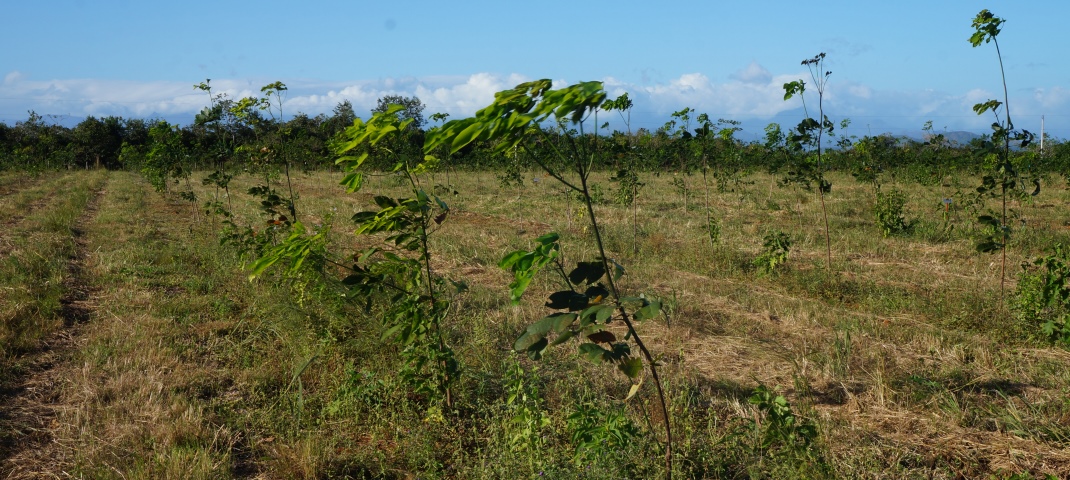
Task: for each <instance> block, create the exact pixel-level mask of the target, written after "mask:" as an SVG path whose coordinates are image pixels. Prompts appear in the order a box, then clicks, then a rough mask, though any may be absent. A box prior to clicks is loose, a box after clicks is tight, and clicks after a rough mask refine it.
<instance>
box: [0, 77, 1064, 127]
mask: <svg viewBox="0 0 1070 480" xmlns="http://www.w3.org/2000/svg"><path fill="white" fill-rule="evenodd" d="M531 79H532V77H529V76H527V75H524V74H519V73H510V74H496V73H486V72H481V73H474V74H471V75H468V76H428V77H397V78H393V77H386V78H377V79H367V80H358V81H352V82H322V81H315V80H302V79H292V80H287V79H281V80H282V81H283V82H284V83H286V84H287V86H288V87H289V90H288V91H287V92H286V95H285V97H284V107H283V108H284V113H285V115H286V116H287V117H289V116H291V115H294V114H297V113H304V114H307V115H311V116H315V115H318V114H327V115H330V113H331V111H332V109H333V108H334V107H335V106H337V105H338V104H339V103H341V102H343V101H345V100H348V101H350V102H351V103H352V104H353V107H354V110H355V111H356V112H357V115H358V116H367V115H368V112H369V111H370V110H371V108H372V107H374V106H375V105H376V101H377V100H378V99H379V98H381V97H383V96H385V95H404V96H413V95H415V96H417V97H419V98H420V100H421V101H423V103H424V104H425V105H426V106H427V109H426V111H425V113H427V114H429V113H434V112H443V113H448V114H449V115H450V118H461V117H464V116H467V115H471V114H473V113H474V112H475V111H476V110H478V109H480V108H482V107H484V106H486V105H487V104H489V103H490V102H491V101H492V100H493V98H494V93H495V92H498V91H501V90H504V89H507V88H511V87H513V86H515V85H516V84H518V83H521V82H524V81H528V80H531ZM798 79H803V80H805V81H807V84H808V85H809V84H810V83H811V81H810V76H809V73H808V72H807V71H805V70H798V71H795V72H786V73H773V72H770V71H769V70H768V69H766V68H765V67H763V66H762V65H761V64H759V63H757V62H751V63H750V64H748V65H746V66H743V67H742V68H740V69H738V70H737V71H735V72H734V73H732V74H730V75H728V76H727V78H725V79H724V80H721V81H716V80H713V79H711V78H710V77H708V76H707V75H705V74H703V73H687V74H682V75H680V76H679V77H677V78H672V79H668V80H664V81H660V82H651V81H646V80H647V79H644V82H643V83H641V84H636V83H629V82H625V81H621V80H618V79H616V78H614V77H610V76H607V77H604V78H601V79H600V80H601V81H603V82H604V84H605V88H606V91H607V92H608V93H609V95H610V96H611V97H615V96H618V95H621V94H623V93H625V92H627V93H628V94H629V96H630V97H631V98H632V100H633V102H634V104H635V107H634V109H633V111H632V115H631V118H632V122H631V127H632V129H633V130H635V129H638V128H646V129H649V130H654V129H657V128H658V127H660V126H661V125H663V124H664V123H665V122H666V121H668V120H669V118H670V114H671V113H672V112H675V111H678V110H680V109H683V108H686V107H691V108H694V109H695V110H696V112H697V113H708V114H709V115H710V116H711V117H713V118H725V119H733V120H740V121H742V122H743V124H744V127H745V128H746V129H747V130H748V131H750V132H751V134H752V135H755V134H756V132H760V131H761V128H762V127H764V125H766V124H767V123H769V122H774V121H775V122H778V123H781V124H782V125H784V126H785V127H790V126H793V125H794V124H795V123H796V122H797V120H798V119H801V118H802V116H801V115H802V113H801V107H802V105H801V103H800V102H799V101H798V100H797V99H792V100H789V101H784V99H783V96H784V91H783V84H784V83H786V82H789V81H792V80H798ZM201 80H203V79H191V81H189V82H175V81H147V82H146V81H130V80H102V79H35V78H33V76H32V74H26V73H23V72H19V71H11V72H8V73H7V74H6V75H5V76H4V77H3V82H2V87H3V88H2V93H0V122H4V123H7V124H8V125H14V124H15V123H16V122H18V121H22V120H25V119H26V118H27V116H28V113H27V112H28V111H29V110H34V111H36V113H38V114H40V115H46V116H50V117H49V118H53V119H58V120H57V121H60V122H61V123H63V124H66V125H70V124H74V123H77V122H78V121H80V120H82V119H84V118H85V117H87V116H95V117H103V116H111V115H113V116H121V117H125V118H161V119H166V120H169V121H172V122H188V121H190V119H192V116H193V115H194V114H195V113H197V112H198V111H200V110H201V109H202V108H204V107H205V106H207V105H208V101H209V100H208V97H207V95H206V94H205V93H204V92H200V91H197V90H195V89H194V88H193V84H194V83H197V82H200V81H201ZM275 80H279V79H259V80H252V79H234V78H231V79H212V82H211V84H212V87H213V90H214V91H215V93H225V94H226V95H227V96H228V97H229V98H232V99H239V98H242V97H247V96H256V95H258V94H259V91H260V87H261V86H262V85H265V84H268V83H271V82H273V81H275ZM578 80H586V79H566V80H554V84H555V85H556V86H563V85H567V84H569V83H572V82H574V81H578ZM1010 96H1011V98H1010V103H1011V114H1012V118H1013V119H1014V121H1015V124H1016V126H1018V127H1019V128H1025V129H1028V130H1031V131H1039V129H1040V117H1041V115H1045V116H1046V132H1047V133H1048V134H1049V135H1051V136H1053V137H1056V138H1064V139H1065V138H1067V137H1070V115H1068V114H1067V113H1066V112H1070V89H1067V88H1064V87H1061V86H1053V87H1047V88H1040V87H1034V88H1029V89H1019V90H1012V91H1011V92H1010ZM807 97H808V98H807V101H808V102H809V103H808V106H811V107H813V106H814V105H816V92H807ZM989 98H1002V92H989V91H985V90H981V89H973V90H969V91H963V92H943V91H936V90H932V89H925V90H887V89H878V88H873V87H870V86H867V85H864V84H861V83H858V82H854V81H851V80H849V79H839V78H837V77H836V75H835V74H833V75H832V77H831V81H830V82H829V86H828V90H827V91H826V96H825V110H826V114H827V115H828V116H829V118H830V119H832V120H833V121H835V122H839V120H841V119H843V118H850V119H851V120H852V127H851V128H852V130H851V132H850V133H852V134H856V135H860V136H861V135H866V134H879V133H884V132H891V133H894V134H915V133H917V132H920V131H921V126H922V124H923V123H924V122H925V121H928V120H932V121H933V125H934V127H936V128H937V129H938V130H939V129H942V128H946V129H947V130H948V131H956V130H965V131H972V132H975V133H987V132H988V131H989V125H991V123H992V120H993V119H992V117H991V116H977V115H974V114H973V111H972V108H971V107H972V106H973V105H974V104H975V103H978V102H981V101H984V100H987V99H989ZM811 115H816V113H815V112H811ZM600 121H603V120H602V119H600ZM604 121H609V122H610V123H611V128H617V129H621V130H623V129H624V124H623V122H622V121H620V118H619V117H616V116H614V115H609V116H607V118H605V120H604ZM745 140H748V139H747V138H745Z"/></svg>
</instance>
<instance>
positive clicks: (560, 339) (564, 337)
mask: <svg viewBox="0 0 1070 480" xmlns="http://www.w3.org/2000/svg"><path fill="white" fill-rule="evenodd" d="M575 336H576V332H574V331H572V330H565V331H564V332H561V334H559V335H558V336H557V338H555V339H554V341H553V342H552V343H550V345H561V344H562V343H565V342H567V341H568V340H569V339H571V338H572V337H575Z"/></svg>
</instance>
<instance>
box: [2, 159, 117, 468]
mask: <svg viewBox="0 0 1070 480" xmlns="http://www.w3.org/2000/svg"><path fill="white" fill-rule="evenodd" d="M67 180H68V181H62V182H59V183H58V184H57V189H58V191H57V192H55V193H56V196H55V198H56V201H55V202H50V203H48V205H47V207H42V208H40V209H37V210H36V211H34V212H32V213H28V214H27V216H26V217H25V218H24V219H23V220H22V221H21V222H19V223H17V224H16V225H14V226H13V228H11V230H9V232H8V233H10V234H12V235H13V238H15V240H14V242H13V244H14V245H13V248H12V250H11V252H10V254H9V255H7V256H4V257H2V258H0V291H3V292H4V295H3V296H0V315H2V316H0V397H2V402H0V403H2V405H3V408H2V409H0V472H7V473H8V475H7V476H6V477H5V478H12V477H17V476H18V475H16V474H15V470H13V469H11V468H10V464H9V462H8V460H10V457H12V456H15V455H17V454H18V452H20V451H25V450H27V449H33V448H34V447H35V445H37V444H39V443H43V442H44V441H46V440H47V435H44V432H43V428H42V427H44V426H46V425H48V421H49V419H51V418H53V416H52V412H51V410H50V408H49V405H48V402H49V401H50V399H51V391H50V390H51V388H50V387H51V385H52V384H53V382H54V381H55V379H52V378H48V370H49V369H51V367H52V365H53V362H55V361H56V358H57V356H58V355H59V354H61V353H62V352H59V350H63V346H64V345H65V343H66V340H67V339H68V338H69V337H64V336H62V335H60V332H61V330H63V329H64V328H65V327H71V326H73V325H74V324H75V323H79V322H82V321H85V320H87V319H88V307H87V306H86V305H85V304H84V302H85V301H86V300H87V298H88V295H87V293H88V289H87V286H86V283H87V279H86V277H85V272H84V265H83V264H84V261H85V255H86V252H85V245H84V241H83V238H82V237H83V234H84V231H83V228H84V223H85V222H87V221H88V217H89V216H90V215H91V214H92V210H93V203H94V201H95V199H96V198H97V197H98V196H99V195H100V194H101V189H102V185H103V183H104V181H105V173H104V172H94V173H93V174H90V175H81V176H78V177H70V178H67Z"/></svg>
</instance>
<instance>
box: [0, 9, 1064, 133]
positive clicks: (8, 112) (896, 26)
mask: <svg viewBox="0 0 1070 480" xmlns="http://www.w3.org/2000/svg"><path fill="white" fill-rule="evenodd" d="M298 5H300V6H298ZM982 8H988V9H989V10H992V11H993V12H994V13H995V14H996V15H998V16H1001V17H1003V18H1004V19H1006V20H1007V23H1006V24H1005V25H1004V28H1003V32H1002V34H1001V35H1000V37H999V38H1000V48H1001V49H1002V53H1003V56H1004V66H1005V67H1006V70H1007V81H1008V84H1009V88H1010V97H1011V98H1010V106H1011V114H1012V117H1013V118H1014V119H1015V123H1016V124H1017V126H1018V127H1020V128H1027V129H1031V130H1039V128H1040V116H1041V115H1045V116H1046V131H1047V132H1048V133H1049V134H1050V135H1053V136H1056V137H1060V138H1067V137H1070V62H1067V61H1065V52H1064V51H1065V49H1066V47H1067V46H1068V44H1070V41H1068V40H1067V39H1066V36H1065V34H1064V33H1063V32H1064V31H1065V25H1066V19H1067V18H1070V2H1067V1H1065V0H1051V1H1025V2H1023V1H1018V2H1012V1H1006V0H1001V1H990V2H986V3H981V2H976V1H965V0H941V1H937V2H933V1H917V0H901V1H896V2H876V1H860V0H855V1H824V2H808V3H803V2H781V1H750V2H744V1H733V2H725V1H719V0H706V1H677V2H652V1H646V2H639V1H627V0H617V1H583V0H574V1H571V2H558V1H543V2H513V1H502V0H498V1H466V2H441V1H395V2H365V1H348V2H343V1H319V0H308V1H306V2H301V3H300V4H298V3H297V2H281V1H256V2H251V1H249V2H239V1H227V0H216V1H200V0H187V1H183V2H145V1H133V0H131V1H115V0H96V1H91V0H83V1H48V0H41V1H32V2H31V1H18V2H7V4H6V5H5V9H4V10H5V12H4V17H5V19H6V20H7V21H6V22H5V24H6V25H5V27H4V28H3V29H0V41H2V42H3V45H5V48H4V49H2V50H0V76H2V80H0V121H2V122H5V123H8V124H9V125H12V124H14V123H15V122H16V121H21V120H24V119H25V118H26V117H27V113H26V112H27V110H31V109H32V110H35V111H36V112H37V113H39V114H43V115H54V116H55V117H49V118H52V119H55V120H57V121H64V122H77V121H78V120H80V119H83V118H85V117H86V116H87V115H94V116H102V115H121V116H124V117H160V118H166V119H171V120H173V121H182V120H184V119H185V120H188V119H189V118H190V117H191V115H192V114H193V113H195V112H196V111H198V110H199V109H200V108H202V107H204V106H205V105H206V104H207V96H205V95H204V94H203V93H200V92H197V91H195V90H194V89H193V88H192V85H193V84H195V83H198V82H200V81H203V80H204V79H206V78H211V79H212V85H213V86H214V87H216V88H217V89H218V91H220V92H224V93H227V94H228V95H229V96H231V97H234V98H238V97H242V96H247V95H254V94H257V93H259V88H260V86H262V85H265V84H267V83H271V82H273V81H276V80H281V81H282V82H284V83H286V84H287V85H288V86H289V87H290V90H289V91H288V92H287V95H286V97H285V101H286V103H285V106H284V113H285V114H286V115H290V114H293V113H296V112H304V113H307V114H310V115H315V114H319V113H325V112H326V113H329V112H330V111H331V109H332V108H333V107H334V106H335V105H337V104H338V102H340V101H342V100H345V99H348V100H350V101H351V102H352V103H353V104H354V106H355V108H356V110H357V113H358V115H366V112H367V111H368V110H369V109H370V108H371V107H372V106H374V105H375V101H376V99H377V98H379V97H381V96H383V95H387V94H402V95H418V96H419V97H420V98H421V99H422V100H423V101H424V103H425V104H426V105H427V111H426V113H428V114H429V113H432V112H447V113H450V115H451V118H458V117H460V116H463V115H469V114H471V113H473V112H474V111H475V110H476V109H478V108H480V107H482V106H485V105H486V104H487V103H489V101H490V100H491V99H492V98H493V93H494V92H495V91H498V90H502V89H505V88H509V87H512V86H514V85H515V84H516V83H519V82H521V81H525V80H530V79H535V78H550V79H553V80H554V81H555V84H557V82H563V83H573V82H577V81H584V80H602V81H604V82H605V83H606V88H607V90H608V91H609V92H610V94H611V95H613V96H615V95H618V94H620V93H623V92H628V93H629V94H630V96H631V97H632V98H633V100H634V102H635V108H634V110H633V113H632V118H633V121H632V127H633V128H638V127H646V128H656V127H658V126H660V125H662V124H663V123H664V122H666V121H667V120H668V119H669V114H671V113H672V112H673V111H676V110H679V109H682V108H684V107H692V108H695V109H696V110H697V111H698V112H700V113H701V112H705V113H708V114H709V115H710V116H711V117H714V118H731V119H736V120H741V121H743V122H744V123H745V125H746V126H747V127H748V131H750V132H752V133H750V135H752V136H753V135H754V133H753V132H760V131H761V127H762V126H764V125H765V124H767V123H769V122H770V121H777V122H780V123H782V124H784V125H785V126H788V125H794V124H795V123H796V122H797V121H798V120H799V118H800V115H801V112H799V111H798V110H799V107H800V104H799V103H798V102H797V101H796V100H792V101H788V102H785V101H784V100H783V90H782V87H781V86H782V84H783V83H784V82H786V81H790V80H795V79H799V78H803V79H805V80H807V82H808V83H810V82H809V74H808V73H807V72H806V69H805V68H803V67H802V66H800V64H799V63H800V61H801V60H803V59H805V58H809V57H812V56H813V55H815V54H817V53H819V52H826V53H827V54H828V57H827V69H828V70H831V71H832V75H831V77H830V79H829V86H828V91H827V98H826V102H827V103H826V111H827V113H828V114H829V116H830V118H832V119H833V120H834V121H837V122H838V121H839V120H840V119H842V118H845V117H846V118H850V119H851V120H852V125H851V130H850V131H849V132H848V133H851V134H857V135H864V134H867V133H872V134H877V133H881V132H886V131H890V132H893V133H908V134H914V133H918V132H920V129H921V125H922V124H923V123H924V122H925V121H926V120H932V121H933V124H934V126H935V127H936V128H937V129H938V130H940V129H943V128H944V127H946V128H947V129H948V130H949V131H953V130H969V131H975V132H987V131H988V127H987V126H988V125H989V124H990V123H991V122H992V118H991V117H990V116H988V117H977V116H976V115H974V114H973V112H972V111H971V109H970V107H971V106H972V105H973V104H974V103H976V102H979V101H983V100H986V99H988V98H1001V97H1002V86H1001V83H1000V76H999V64H998V61H997V57H996V51H995V48H994V46H993V45H992V44H988V45H982V46H981V47H979V48H972V47H971V46H970V44H969V43H968V42H967V38H968V37H969V35H970V33H971V28H970V21H971V19H972V18H973V16H974V15H975V14H976V13H977V12H978V11H979V10H980V9H982ZM614 126H615V127H619V128H622V129H623V125H622V124H620V123H618V124H616V125H614Z"/></svg>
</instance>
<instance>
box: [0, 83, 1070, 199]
mask: <svg viewBox="0 0 1070 480" xmlns="http://www.w3.org/2000/svg"><path fill="white" fill-rule="evenodd" d="M280 85H281V84H280ZM283 88H285V87H284V86H283ZM391 104H400V105H402V106H403V107H404V108H403V109H402V110H401V111H400V115H401V116H403V117H405V118H411V119H413V121H412V122H411V123H410V124H409V127H408V128H407V129H406V131H405V132H403V135H401V136H399V138H398V139H397V140H396V141H395V142H394V143H396V145H391V146H387V147H384V148H388V149H391V150H392V151H399V152H406V151H408V152H411V153H412V154H417V150H418V148H416V146H418V145H420V144H422V142H423V138H424V134H425V133H426V132H427V131H428V130H430V129H433V128H436V126H435V125H431V124H429V122H428V120H427V119H425V118H424V116H423V110H424V105H423V104H422V103H421V102H420V100H419V98H417V97H403V96H388V97H383V98H380V99H379V102H378V105H377V106H376V108H374V109H372V113H374V112H377V111H385V110H386V108H387V107H388V106H389V105H391ZM265 109H266V108H265V107H264V106H263V104H260V103H257V102H248V101H234V100H231V99H227V98H225V97H223V96H217V97H216V98H214V99H213V104H212V106H211V107H208V108H205V109H204V110H203V111H202V112H201V113H200V114H198V115H197V117H196V119H195V120H194V122H193V123H191V124H188V125H178V124H172V123H169V122H167V121H165V120H160V119H140V118H130V119H127V118H123V117H117V116H106V117H94V116H87V117H86V118H85V120H83V121H81V122H80V123H78V124H77V125H75V126H74V127H65V126H61V125H58V124H55V123H50V122H48V121H46V119H45V118H44V117H42V116H41V115H38V114H37V113H35V112H33V111H30V112H28V113H29V115H28V117H27V119H26V120H24V121H20V122H17V123H16V124H15V125H14V126H9V125H7V124H6V123H0V170H60V169H77V168H86V169H87V168H106V169H126V170H135V171H137V170H143V169H145V168H146V167H147V166H148V167H150V168H157V167H158V165H157V166H156V167H153V165H156V164H161V163H162V164H166V165H167V168H166V169H170V170H171V173H172V174H174V173H175V172H179V171H185V172H190V171H197V170H205V169H212V168H217V167H218V166H219V165H229V168H232V169H234V170H235V171H241V170H249V169H256V168H261V167H265V166H270V165H271V164H272V163H278V162H281V161H283V160H282V159H283V157H285V160H284V161H285V162H288V164H289V165H292V166H293V167H295V168H297V169H300V170H305V171H312V170H322V169H330V168H335V160H336V158H337V156H336V155H335V154H334V153H333V150H332V145H333V144H334V142H335V139H336V138H337V137H338V134H339V133H340V132H342V131H344V130H345V128H346V127H348V126H350V125H352V124H353V121H354V120H355V119H356V118H357V115H356V113H355V111H354V110H353V106H352V104H351V103H350V102H349V101H343V102H341V103H339V104H338V105H337V106H336V107H335V108H334V109H333V111H332V113H331V114H330V115H326V114H320V115H316V116H314V117H312V116H308V115H306V114H303V113H298V114H295V115H293V116H292V117H291V118H289V119H288V120H285V121H283V120H280V119H279V118H276V117H274V116H269V115H266V114H265ZM694 113H695V112H694V110H693V109H690V108H685V109H683V110H681V111H679V112H676V113H674V114H673V117H672V120H670V121H669V122H666V124H665V125H664V126H662V127H660V128H658V129H656V130H653V131H651V130H648V129H638V130H636V131H635V132H622V131H619V130H613V131H609V129H608V127H607V125H608V124H603V126H601V127H599V128H594V127H598V126H597V125H592V128H591V131H587V132H582V133H584V134H586V135H597V136H598V138H599V143H600V145H601V146H600V148H603V149H605V151H606V152H607V153H608V155H604V156H603V158H604V159H605V160H603V161H604V162H607V163H606V164H603V165H596V167H598V168H601V169H604V170H607V171H618V170H620V169H621V168H628V169H633V170H640V171H643V170H646V171H659V172H660V171H665V170H672V171H676V172H680V173H684V174H690V173H694V172H696V171H698V170H699V169H701V168H703V165H705V164H706V162H709V165H710V168H712V169H714V170H717V169H721V170H729V171H732V172H735V173H737V174H746V173H748V172H754V171H766V172H770V173H777V172H779V171H780V170H781V169H783V168H785V167H786V166H790V165H792V164H794V163H796V162H797V161H798V160H799V159H800V158H802V157H805V156H806V155H807V154H808V153H809V152H807V151H806V147H805V146H804V145H800V144H798V143H793V142H792V140H791V137H792V135H791V132H790V131H784V130H783V129H782V128H781V126H780V125H778V124H776V123H771V124H769V126H767V127H766V129H765V136H764V138H762V139H760V140H755V141H751V142H745V141H743V140H740V139H738V138H735V137H734V136H733V134H734V133H736V132H738V131H739V128H738V127H737V125H738V122H735V121H732V120H725V119H719V120H717V121H716V122H714V121H711V120H708V119H706V118H704V117H705V116H704V115H699V116H698V117H696V116H695V115H694ZM606 114H607V115H608V114H609V112H606ZM447 116H448V115H446V114H438V113H436V114H433V115H431V117H430V118H431V120H432V121H441V120H445V119H446V117H447ZM280 117H281V115H280ZM696 118H703V120H704V121H703V122H696V121H694V119H696ZM845 121H846V122H849V120H845ZM841 123H842V122H841ZM541 128H544V129H546V130H548V132H549V133H550V135H549V138H561V139H564V138H566V137H568V135H567V134H568V133H570V132H567V131H565V130H564V129H565V127H564V126H563V124H558V125H543V126H542V127H541ZM711 128H712V130H713V131H714V133H718V134H717V135H703V134H702V133H703V131H704V130H705V131H706V132H709V131H710V129H711ZM925 132H926V135H925V137H924V139H923V140H915V139H911V138H905V137H897V136H892V135H890V134H881V135H876V136H862V137H857V136H842V135H841V136H839V137H835V138H834V139H833V140H834V142H835V144H836V146H837V148H834V149H830V150H828V151H827V152H826V156H823V161H824V162H826V163H825V167H826V168H827V169H829V170H832V171H843V172H847V173H854V172H855V171H856V170H859V169H866V168H870V169H879V170H882V171H884V170H887V171H890V172H897V173H899V174H902V175H905V176H906V177H908V178H913V179H915V180H918V181H922V183H929V182H932V181H939V179H940V178H941V177H942V176H943V175H947V174H948V173H950V172H951V171H956V172H965V173H976V172H977V171H978V170H979V169H980V168H982V165H983V164H984V162H985V158H986V156H988V155H989V154H991V153H992V152H993V151H994V150H995V149H996V148H997V147H998V145H996V144H995V143H993V141H992V138H991V136H989V135H983V136H980V137H978V138H974V139H972V140H970V141H969V142H966V143H959V142H954V141H950V140H948V139H946V138H945V137H944V136H943V135H942V134H937V133H934V132H933V130H932V127H931V122H930V123H927V124H926V128H925ZM571 133H575V132H571ZM699 142H706V145H704V146H703V148H701V149H698V148H696V147H695V144H697V143H699ZM492 147H493V146H492V145H484V144H481V143H479V142H476V144H474V145H471V146H469V147H467V148H465V149H464V150H462V151H460V152H457V153H456V154H454V155H452V156H450V158H449V159H448V162H447V164H448V165H447V166H448V167H450V168H454V167H456V168H469V169H491V170H493V169H508V170H518V169H520V170H522V169H524V168H526V167H525V166H531V162H530V161H527V160H526V156H530V155H540V152H537V151H524V152H507V153H506V154H496V153H493V148H492ZM547 147H549V146H547ZM697 151H701V152H702V155H703V156H706V157H707V158H706V159H703V158H699V157H700V155H697V154H696V152H697ZM371 153H372V155H371V156H370V160H369V161H370V162H372V163H371V166H372V167H373V168H378V169H382V170H389V169H391V168H392V165H389V164H387V163H389V162H387V161H386V160H385V159H386V158H388V155H376V153H375V152H371ZM1016 158H1017V160H1018V162H1019V163H1021V164H1022V166H1023V168H1026V169H1028V170H1030V171H1033V172H1036V173H1056V174H1060V175H1062V174H1066V173H1067V172H1070V143H1068V142H1065V141H1058V140H1054V141H1053V140H1052V139H1048V140H1047V141H1046V143H1045V148H1044V150H1043V151H1041V150H1040V149H1039V145H1038V144H1036V143H1034V144H1032V145H1030V146H1029V147H1028V148H1026V149H1019V150H1018V151H1016Z"/></svg>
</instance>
